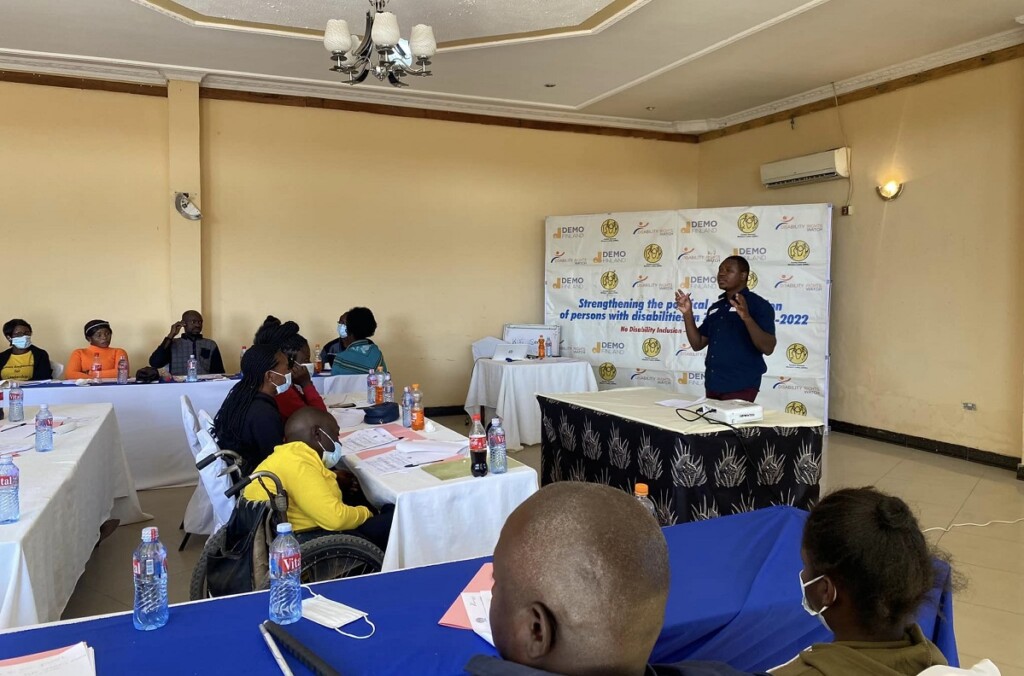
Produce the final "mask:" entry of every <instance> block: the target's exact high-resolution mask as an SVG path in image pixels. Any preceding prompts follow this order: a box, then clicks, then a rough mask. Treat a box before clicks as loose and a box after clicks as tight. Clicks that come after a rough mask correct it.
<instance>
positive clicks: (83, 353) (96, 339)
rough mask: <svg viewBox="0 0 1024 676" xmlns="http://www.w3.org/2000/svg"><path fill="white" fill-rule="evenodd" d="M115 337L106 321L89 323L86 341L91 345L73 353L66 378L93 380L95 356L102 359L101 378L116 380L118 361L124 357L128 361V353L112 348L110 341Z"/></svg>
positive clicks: (69, 360)
mask: <svg viewBox="0 0 1024 676" xmlns="http://www.w3.org/2000/svg"><path fill="white" fill-rule="evenodd" d="M113 336H114V332H113V330H112V329H111V328H110V324H109V323H108V322H107V321H106V320H103V319H93V320H92V321H90V322H88V323H87V324H86V325H85V339H86V340H88V341H89V345H88V346H87V347H82V348H79V349H77V350H75V351H74V352H72V353H71V356H70V357H68V365H67V366H66V367H65V369H64V378H65V379H66V380H76V379H78V378H92V376H93V373H92V364H93V360H94V359H95V355H99V357H100V378H116V377H117V361H118V360H119V359H120V358H121V356H122V355H124V358H125V359H127V358H128V353H126V352H125V351H124V350H122V349H121V348H119V347H110V339H111V338H112V337H113Z"/></svg>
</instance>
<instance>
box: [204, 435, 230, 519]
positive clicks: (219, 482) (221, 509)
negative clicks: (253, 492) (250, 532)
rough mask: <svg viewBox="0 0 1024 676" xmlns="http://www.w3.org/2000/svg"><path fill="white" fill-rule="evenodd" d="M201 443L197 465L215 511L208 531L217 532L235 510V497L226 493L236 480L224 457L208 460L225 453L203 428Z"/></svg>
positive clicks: (212, 508)
mask: <svg viewBox="0 0 1024 676" xmlns="http://www.w3.org/2000/svg"><path fill="white" fill-rule="evenodd" d="M199 443H200V446H201V448H200V451H199V454H198V455H197V456H196V467H198V468H199V479H200V485H201V486H202V487H203V489H204V490H205V491H206V494H207V495H208V496H209V499H210V505H211V507H210V508H211V511H212V512H213V525H212V527H211V528H210V530H208V531H207V532H208V533H216V532H217V531H218V530H220V528H221V527H222V526H223V525H224V524H226V523H227V522H228V520H229V519H230V518H231V513H232V512H233V511H234V510H235V498H233V497H228V496H227V495H225V493H226V492H227V491H228V490H229V489H230V488H231V485H232V483H234V482H233V481H232V479H233V477H232V476H231V472H230V469H231V468H229V467H228V464H227V463H226V462H224V460H223V458H222V457H216V458H214V459H213V460H212V461H210V462H207V461H208V459H209V458H210V456H215V455H218V454H220V453H223V452H222V451H221V448H220V446H218V445H217V442H216V441H214V439H213V436H212V435H211V434H210V433H209V432H208V431H206V430H203V429H201V430H199Z"/></svg>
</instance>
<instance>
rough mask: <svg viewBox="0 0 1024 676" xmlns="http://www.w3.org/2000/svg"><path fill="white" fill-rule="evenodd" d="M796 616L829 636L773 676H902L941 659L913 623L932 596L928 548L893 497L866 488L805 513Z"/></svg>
mask: <svg viewBox="0 0 1024 676" xmlns="http://www.w3.org/2000/svg"><path fill="white" fill-rule="evenodd" d="M800 555H801V558H803V562H804V569H803V571H801V573H800V581H799V582H800V585H801V587H802V588H803V594H804V600H803V604H804V609H805V610H806V611H807V612H808V613H810V614H811V615H814V616H816V617H817V618H818V619H819V620H820V621H821V622H822V624H824V625H825V626H826V627H828V628H829V629H830V630H831V631H832V633H833V634H835V641H834V642H833V643H819V644H815V645H813V646H811V647H810V648H808V649H807V650H805V651H803V652H802V653H800V654H799V655H797V656H796V657H795V658H794V659H793V660H792V661H790V662H788V663H787V664H784V665H782V666H781V667H776V668H775V669H772V670H771V673H773V674H776V676H837V675H838V676H845V675H848V674H849V675H853V674H878V675H879V676H898V675H901V674H905V675H906V676H911V675H916V674H919V673H920V672H921V671H923V670H925V669H927V668H928V667H931V666H935V665H945V664H946V659H945V658H944V657H943V655H942V653H941V652H940V651H939V649H938V648H937V647H935V645H934V644H932V643H931V642H930V641H929V640H928V639H926V638H925V637H924V636H923V635H922V633H921V628H920V627H918V626H917V624H915V623H914V622H913V617H914V615H915V613H916V612H917V610H918V608H919V606H920V605H921V603H922V602H923V601H924V598H925V596H926V595H927V594H928V592H929V591H931V589H932V584H933V578H934V568H933V565H934V564H933V561H932V556H931V553H930V551H929V547H928V543H927V541H926V540H925V537H924V534H923V533H921V528H920V526H919V525H918V523H917V519H915V518H914V515H913V513H912V512H911V511H910V508H909V507H908V506H907V504H906V503H905V502H903V501H902V500H900V499H899V498H897V497H893V496H891V495H885V494H884V493H879V492H878V491H876V490H875V489H873V488H847V489H843V490H840V491H836V492H835V493H832V494H830V495H828V496H826V497H825V498H823V499H822V500H821V502H819V503H818V504H817V505H816V506H815V507H814V509H812V510H811V514H810V516H809V517H808V518H807V524H806V525H805V526H804V535H803V546H802V547H801V550H800Z"/></svg>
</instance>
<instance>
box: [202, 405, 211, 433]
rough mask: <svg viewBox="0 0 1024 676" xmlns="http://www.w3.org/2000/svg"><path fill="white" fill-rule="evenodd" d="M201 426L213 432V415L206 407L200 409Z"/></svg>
mask: <svg viewBox="0 0 1024 676" xmlns="http://www.w3.org/2000/svg"><path fill="white" fill-rule="evenodd" d="M199 427H200V429H204V430H206V431H207V432H209V433H211V434H213V416H212V415H210V414H209V413H207V412H206V409H205V408H201V409H199Z"/></svg>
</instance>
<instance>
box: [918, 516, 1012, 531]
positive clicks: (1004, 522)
mask: <svg viewBox="0 0 1024 676" xmlns="http://www.w3.org/2000/svg"><path fill="white" fill-rule="evenodd" d="M1021 521H1024V517H1021V518H1019V519H1016V520H1014V521H1000V520H998V519H993V520H992V521H986V522H985V523H954V524H952V525H951V526H949V527H948V528H942V527H941V526H936V527H934V528H925V529H924V530H923V531H921V532H922V533H930V532H931V531H933V530H941V531H942V532H944V533H948V532H949V531H951V530H952V529H954V528H963V527H964V526H976V527H977V528H984V527H985V526H991V525H992V524H994V523H1001V524H1007V525H1009V526H1012V525H1013V524H1015V523H1020V522H1021Z"/></svg>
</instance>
